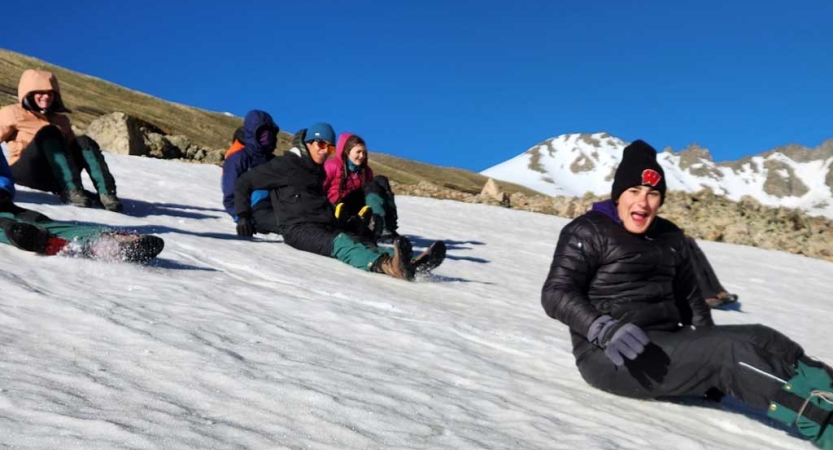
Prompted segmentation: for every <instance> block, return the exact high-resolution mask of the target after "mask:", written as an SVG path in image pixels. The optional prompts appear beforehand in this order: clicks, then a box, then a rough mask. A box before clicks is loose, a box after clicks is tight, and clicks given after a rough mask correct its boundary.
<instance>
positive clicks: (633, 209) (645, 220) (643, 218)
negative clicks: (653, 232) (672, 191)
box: [616, 186, 662, 234]
mask: <svg viewBox="0 0 833 450" xmlns="http://www.w3.org/2000/svg"><path fill="white" fill-rule="evenodd" d="M661 203H662V194H660V192H659V191H658V190H656V189H653V188H651V187H648V186H634V187H631V188H628V189H625V191H624V192H622V195H620V196H619V199H618V200H617V201H616V212H617V213H618V214H619V218H620V219H621V220H622V224H623V225H624V226H625V229H626V230H628V231H629V232H631V233H633V234H644V233H645V232H646V231H648V228H649V227H650V226H651V224H652V223H653V222H654V219H655V218H656V217H657V212H658V211H659V207H660V204H661Z"/></svg>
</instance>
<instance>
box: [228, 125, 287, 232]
mask: <svg viewBox="0 0 833 450" xmlns="http://www.w3.org/2000/svg"><path fill="white" fill-rule="evenodd" d="M241 131H242V142H241V136H240V132H241ZM279 131H280V129H279V128H278V125H277V124H275V121H274V120H272V116H270V115H269V113H267V112H264V111H260V110H257V109H254V110H251V111H249V112H248V113H246V117H245V119H244V120H243V127H242V130H241V129H240V128H238V129H237V130H236V131H235V133H234V142H232V146H231V148H229V150H228V152H226V157H225V161H224V162H223V177H222V189H223V207H224V208H225V210H226V212H227V213H229V215H231V216H232V217H233V218H234V220H235V222H236V221H237V216H236V215H235V214H234V203H235V198H234V184H235V182H237V179H238V178H240V175H242V174H244V173H246V172H247V171H249V170H251V169H253V168H255V167H257V166H259V165H261V164H264V163H267V162H269V161H271V160H272V159H273V158H274V157H275V155H274V153H273V152H274V151H275V147H276V146H277V143H278V132H279ZM247 199H248V201H249V202H250V204H251V207H252V217H251V220H252V225H253V226H254V230H255V232H257V233H262V234H268V233H278V234H280V231H281V230H280V226H279V224H278V220H277V216H276V215H275V211H274V210H273V209H272V202H270V201H268V200H269V194H268V193H267V192H266V191H263V190H257V191H254V192H252V193H251V194H250V195H249V196H248V197H247Z"/></svg>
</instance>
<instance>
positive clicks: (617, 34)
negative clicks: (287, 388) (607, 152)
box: [0, 0, 833, 171]
mask: <svg viewBox="0 0 833 450" xmlns="http://www.w3.org/2000/svg"><path fill="white" fill-rule="evenodd" d="M680 3H683V2H667V1H662V2H661V1H653V0H645V1H641V2H627V1H624V2H623V1H612V0H611V1H607V0H600V1H596V2H562V1H555V0H549V1H528V2H527V1H516V2H511V3H498V2H491V3H490V2H474V1H469V2H464V1H454V0H447V1H435V0H425V1H408V0H405V1H397V2H382V1H361V0H357V1H317V0H305V1H296V2H285V1H280V2H274V1H272V2H265V1H264V2H243V1H241V2H235V3H233V4H232V3H227V2H211V1H200V2H197V1H190V0H186V1H170V0H169V1H165V2H161V1H156V0H149V1H144V2H103V1H90V0H79V1H73V2H70V3H68V2H64V1H61V2H59V1H53V0H45V1H39V2H31V1H22V0H10V1H9V0H6V2H5V6H4V8H3V9H4V11H6V12H7V13H8V14H7V15H6V19H5V20H4V23H3V26H2V29H0V30H2V31H1V32H0V46H1V47H3V48H6V49H10V50H14V51H18V52H21V53H25V54H28V55H31V56H34V57H37V58H40V59H44V60H46V61H48V62H51V63H54V64H57V65H60V66H63V67H67V68H69V69H72V70H76V71H79V72H84V73H87V74H90V75H94V76H97V77H100V78H104V79H106V80H109V81H112V82H115V83H117V84H120V85H123V86H126V87H129V88H132V89H136V90H139V91H143V92H146V93H149V94H151V95H154V96H157V97H161V98H163V99H166V100H171V101H175V102H180V103H185V104H189V105H193V106H197V107H201V108H205V109H210V110H216V111H229V112H232V113H234V114H236V115H239V116H243V115H244V114H245V113H246V111H248V110H249V109H254V108H257V109H264V110H266V111H269V112H270V113H271V114H272V116H273V117H274V118H275V120H276V121H277V122H278V124H279V125H280V126H281V128H282V129H284V130H287V131H291V132H294V131H295V130H297V129H299V128H302V127H306V126H308V125H310V124H312V123H313V122H316V121H328V122H330V123H332V124H333V125H334V127H335V129H336V132H342V131H351V132H355V133H358V134H361V135H362V136H364V137H365V139H366V140H367V141H368V144H369V147H370V149H371V151H373V150H376V151H382V152H385V153H390V154H394V155H398V156H402V157H405V158H410V159H416V160H419V161H424V162H428V163H431V164H439V165H444V166H452V167H462V168H466V169H470V170H474V171H480V170H484V169H486V168H488V167H490V166H492V165H494V164H497V163H500V162H502V161H505V160H507V159H509V158H511V157H513V156H515V155H517V154H519V153H521V152H523V151H524V150H526V149H527V148H529V147H531V146H533V145H535V144H536V143H538V142H540V141H542V140H545V139H547V138H550V137H553V136H557V135H560V134H563V133H571V132H597V131H607V132H609V133H611V134H613V135H614V136H617V137H620V138H622V139H624V140H626V141H632V140H635V139H638V138H642V139H645V140H647V141H648V142H649V143H651V144H653V145H654V146H655V147H657V148H658V149H662V148H664V147H666V146H672V147H673V148H675V149H677V150H679V149H681V148H683V147H685V146H687V145H688V144H690V143H693V142H697V143H699V144H700V145H702V146H704V147H707V148H709V149H710V150H711V151H712V154H713V155H714V156H715V158H716V159H717V160H719V161H720V160H731V159H738V158H740V157H742V156H745V155H749V154H753V153H760V152H762V151H764V150H768V149H771V148H773V147H775V146H779V145H784V144H788V143H799V144H802V145H806V146H809V147H815V146H817V145H819V144H821V142H822V141H824V140H825V139H829V138H833V108H831V94H833V88H831V86H833V27H831V26H830V22H829V21H830V17H833V2H829V1H828V2H825V1H815V0H809V1H802V2H790V3H786V2H774V1H768V0H764V1H759V2H742V3H743V4H741V2H721V1H711V0H703V1H697V2H685V4H680ZM728 3H736V4H735V5H732V4H728ZM787 7H788V8H787ZM9 17H14V18H16V19H17V20H15V21H10V20H9ZM21 18H27V19H21Z"/></svg>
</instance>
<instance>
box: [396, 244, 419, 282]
mask: <svg viewBox="0 0 833 450" xmlns="http://www.w3.org/2000/svg"><path fill="white" fill-rule="evenodd" d="M394 248H395V249H396V253H398V256H399V270H400V271H402V274H403V275H405V279H406V280H408V281H411V280H413V279H414V267H413V266H412V265H411V258H413V257H414V248H413V246H411V241H409V240H408V239H406V238H404V237H399V238H397V239H396V241H394Z"/></svg>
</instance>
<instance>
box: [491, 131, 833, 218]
mask: <svg viewBox="0 0 833 450" xmlns="http://www.w3.org/2000/svg"><path fill="white" fill-rule="evenodd" d="M626 145H627V143H626V142H624V141H623V140H621V139H619V138H616V137H614V136H611V135H609V134H607V133H594V134H564V135H561V136H557V137H554V138H552V139H548V140H546V141H543V142H541V143H539V144H537V145H535V146H533V147H532V148H530V149H529V150H527V151H526V152H524V153H522V154H520V155H518V156H516V157H514V158H512V159H510V160H508V161H506V162H504V163H501V164H498V165H496V166H494V167H491V168H489V169H486V170H484V171H483V172H481V173H482V174H483V175H487V176H489V177H493V178H496V179H500V180H505V181H509V182H513V183H517V184H521V185H523V186H526V187H529V188H530V189H534V190H536V191H539V192H541V193H544V194H549V195H573V196H582V195H584V194H585V193H587V192H590V193H592V194H594V195H604V194H606V193H609V192H610V184H611V181H612V179H613V174H614V173H615V170H616V167H617V166H618V164H619V160H620V158H621V154H622V150H623V149H624V148H625V146H626ZM657 159H658V161H659V162H660V164H661V165H662V166H663V168H664V169H665V173H666V181H667V183H668V188H669V190H679V191H685V192H689V193H694V192H697V191H700V190H702V189H706V188H707V189H710V190H711V191H712V192H714V193H715V194H718V195H725V196H726V197H727V198H729V199H730V200H734V201H740V199H741V198H743V197H744V196H751V197H753V198H755V199H756V200H757V201H759V202H760V203H762V204H764V205H768V206H774V207H787V208H799V209H802V210H804V211H807V212H808V213H810V214H813V215H824V216H827V217H831V218H833V139H830V140H828V141H825V142H824V143H822V145H820V146H819V147H817V148H815V149H809V148H806V147H802V146H799V145H787V146H784V147H778V148H775V149H772V150H768V151H766V152H763V153H761V154H759V155H753V156H748V157H745V158H742V159H740V160H738V161H729V162H719V163H717V162H715V161H714V158H713V157H712V155H711V153H710V152H709V150H708V149H706V148H703V147H700V146H699V145H697V144H693V145H691V146H689V147H687V148H685V149H683V150H681V151H679V152H676V151H674V150H673V149H672V148H670V147H667V148H665V149H663V150H662V151H661V152H660V153H659V154H658V156H657Z"/></svg>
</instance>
